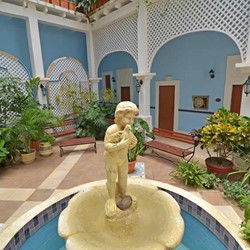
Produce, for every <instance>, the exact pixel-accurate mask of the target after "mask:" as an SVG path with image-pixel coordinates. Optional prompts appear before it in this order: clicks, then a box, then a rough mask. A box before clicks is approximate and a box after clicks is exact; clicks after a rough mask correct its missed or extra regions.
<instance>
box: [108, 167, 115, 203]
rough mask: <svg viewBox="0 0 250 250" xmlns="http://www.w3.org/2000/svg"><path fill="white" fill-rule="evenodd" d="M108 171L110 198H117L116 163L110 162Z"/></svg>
mask: <svg viewBox="0 0 250 250" xmlns="http://www.w3.org/2000/svg"><path fill="white" fill-rule="evenodd" d="M106 173H107V189H108V193H109V198H110V199H114V200H115V193H116V178H117V170H116V166H115V164H109V165H108V167H106Z"/></svg>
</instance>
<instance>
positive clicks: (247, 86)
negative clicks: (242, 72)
mask: <svg viewBox="0 0 250 250" xmlns="http://www.w3.org/2000/svg"><path fill="white" fill-rule="evenodd" d="M243 90H244V93H245V95H246V96H248V94H249V93H250V75H249V76H248V78H247V80H246V81H245V82H244V83H243Z"/></svg>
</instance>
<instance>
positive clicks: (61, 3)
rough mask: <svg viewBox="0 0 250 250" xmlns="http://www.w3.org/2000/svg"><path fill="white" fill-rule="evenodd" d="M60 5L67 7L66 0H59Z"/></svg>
mask: <svg viewBox="0 0 250 250" xmlns="http://www.w3.org/2000/svg"><path fill="white" fill-rule="evenodd" d="M60 5H61V7H63V8H65V9H68V8H69V3H68V0H61V1H60Z"/></svg>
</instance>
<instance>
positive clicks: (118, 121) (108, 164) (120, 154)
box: [104, 101, 138, 218]
mask: <svg viewBox="0 0 250 250" xmlns="http://www.w3.org/2000/svg"><path fill="white" fill-rule="evenodd" d="M137 114H138V108H137V106H136V105H135V104H134V103H132V102H129V101H123V102H120V103H119V104H118V105H117V107H116V110H115V124H113V125H111V126H109V127H108V129H107V131H106V134H105V138H104V149H105V151H104V162H105V168H106V173H107V189H108V194H109V199H108V201H107V202H106V205H105V213H106V216H107V217H110V218H111V217H114V216H116V215H117V213H119V212H120V210H126V209H128V208H129V207H130V206H131V204H132V202H133V201H134V200H133V199H135V198H134V197H132V196H131V195H128V194H127V176H128V157H127V154H128V149H130V148H133V147H134V146H135V145H136V143H137V139H136V137H135V136H134V134H133V133H132V132H131V125H132V124H133V121H134V117H135V116H136V115H137Z"/></svg>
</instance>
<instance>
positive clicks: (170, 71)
mask: <svg viewBox="0 0 250 250" xmlns="http://www.w3.org/2000/svg"><path fill="white" fill-rule="evenodd" d="M238 54H240V52H239V49H238V47H237V46H236V44H235V43H234V42H233V40H231V38H229V37H228V36H227V35H225V34H222V33H219V32H196V33H191V34H187V35H183V36H180V37H178V38H176V39H174V40H171V41H170V42H168V43H167V44H165V45H164V46H163V47H162V48H161V49H160V50H159V51H158V53H157V54H156V56H155V58H154V61H153V64H152V68H151V72H153V73H156V77H154V78H153V81H152V84H151V106H155V81H162V80H164V78H165V77H166V76H167V75H170V76H172V77H173V79H176V80H180V100H179V109H187V110H193V108H192V95H205V96H206V95H208V96H209V109H208V110H207V111H210V112H214V111H216V110H217V109H218V108H219V107H221V106H222V105H223V98H224V86H225V77H226V63H227V56H229V55H238ZM210 69H214V71H215V78H213V79H211V78H210V76H209V73H208V72H209V71H210ZM216 98H220V99H221V101H220V102H216V101H215V99H216ZM152 116H153V122H154V121H155V117H154V112H152ZM206 116H207V115H206V114H199V113H190V112H181V111H180V112H179V124H178V130H181V131H187V132H190V131H191V130H192V129H193V128H199V127H201V126H203V125H204V122H205V117H206ZM187 121H188V122H187Z"/></svg>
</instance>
